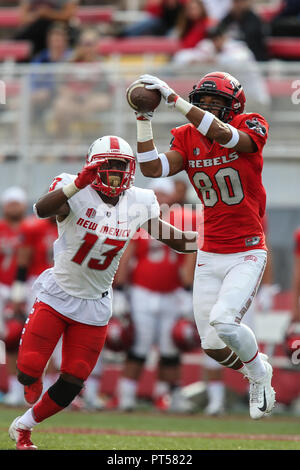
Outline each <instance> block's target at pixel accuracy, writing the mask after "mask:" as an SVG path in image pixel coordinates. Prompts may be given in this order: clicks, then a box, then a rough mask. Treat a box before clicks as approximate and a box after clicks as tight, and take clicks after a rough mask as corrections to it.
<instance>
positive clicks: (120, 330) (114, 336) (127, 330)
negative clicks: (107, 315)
mask: <svg viewBox="0 0 300 470" xmlns="http://www.w3.org/2000/svg"><path fill="white" fill-rule="evenodd" d="M133 341H134V327H133V323H132V321H131V318H130V315H123V316H122V317H112V318H111V319H110V321H109V323H108V328H107V335H106V341H105V346H106V347H107V349H110V350H111V351H114V352H120V351H127V350H128V349H129V348H130V347H131V346H132V344H133Z"/></svg>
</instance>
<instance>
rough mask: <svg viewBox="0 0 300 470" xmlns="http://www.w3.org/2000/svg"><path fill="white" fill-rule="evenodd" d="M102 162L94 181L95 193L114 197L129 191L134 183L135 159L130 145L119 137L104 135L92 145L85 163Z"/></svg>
mask: <svg viewBox="0 0 300 470" xmlns="http://www.w3.org/2000/svg"><path fill="white" fill-rule="evenodd" d="M94 160H102V164H101V165H100V166H99V168H98V174H97V177H96V180H95V181H94V183H93V184H92V185H91V186H92V187H93V188H94V189H96V191H100V192H102V193H103V194H105V195H106V196H109V197H114V196H118V195H119V194H121V193H122V192H123V191H125V190H126V189H129V188H130V187H131V186H132V184H133V182H134V174H135V158H134V154H133V151H132V149H131V147H130V145H129V144H128V143H127V142H126V141H125V140H124V139H122V138H121V137H117V136H113V135H105V136H104V137H100V138H99V139H97V140H95V142H93V143H92V145H91V146H90V148H89V150H88V154H87V156H86V162H87V163H90V162H92V161H94Z"/></svg>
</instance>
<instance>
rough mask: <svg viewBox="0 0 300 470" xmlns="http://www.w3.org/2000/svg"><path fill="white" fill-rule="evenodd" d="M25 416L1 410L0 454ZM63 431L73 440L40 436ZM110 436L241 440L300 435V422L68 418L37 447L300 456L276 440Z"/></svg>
mask: <svg viewBox="0 0 300 470" xmlns="http://www.w3.org/2000/svg"><path fill="white" fill-rule="evenodd" d="M23 412H24V410H20V409H8V408H4V407H0V449H13V448H14V443H13V442H12V441H11V440H10V439H9V438H8V435H7V432H6V429H7V428H8V426H9V424H10V423H11V421H12V420H13V419H14V418H15V417H16V416H18V415H20V414H22V413H23ZM59 427H64V428H68V429H70V430H71V429H74V434H63V433H57V432H49V433H45V432H38V429H40V430H41V431H42V430H46V429H48V430H49V431H50V430H51V428H52V429H53V431H57V429H56V430H55V428H59ZM80 428H89V429H95V430H96V429H98V430H99V429H104V430H106V433H105V434H101V435H99V434H92V433H91V434H78V431H79V430H80ZM107 430H123V431H127V430H131V431H138V430H140V431H165V432H205V433H238V434H281V435H282V434H296V435H297V434H299V433H300V420H299V419H295V418H282V417H281V418H278V417H271V418H266V419H264V420H261V421H253V420H250V419H249V418H248V417H243V416H226V417H224V418H210V419H209V418H205V417H203V416H201V415H192V416H174V415H162V414H153V413H150V412H145V413H118V412H102V413H83V412H69V411H67V412H63V413H60V414H58V415H56V416H53V417H52V418H50V419H48V420H47V421H45V422H43V423H41V424H40V425H39V426H38V428H37V432H34V438H33V441H34V443H35V444H37V445H38V447H39V448H40V449H57V450H59V449H61V450H75V449H76V450H77V449H78V450H82V449H84V450H85V449H89V450H114V449H116V450H133V449H135V450H141V449H147V450H148V449H149V450H178V449H180V450H223V449H224V450H229V449H235V450H244V449H247V450H248V449H251V450H252V449H264V450H273V449H274V450H276V449H278V450H281V449H286V450H291V449H297V450H300V442H291V441H276V440H267V439H265V438H264V439H263V440H247V439H227V438H226V439H219V438H213V439H208V438H199V437H163V436H157V437H156V436H126V435H112V434H111V435H110V434H109V432H108V431H107Z"/></svg>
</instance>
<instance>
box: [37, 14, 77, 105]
mask: <svg viewBox="0 0 300 470" xmlns="http://www.w3.org/2000/svg"><path fill="white" fill-rule="evenodd" d="M70 53H71V51H70V49H69V47H68V33H67V30H66V28H65V26H64V25H63V24H61V23H55V24H54V25H52V27H51V28H50V29H49V31H48V34H47V48H46V49H44V50H43V51H41V52H40V53H39V54H38V55H37V56H36V57H35V58H34V59H33V61H32V63H33V64H36V65H39V64H54V63H58V62H63V61H66V60H67V59H68V58H69V56H70ZM31 88H32V103H33V105H35V106H36V107H37V108H36V109H35V111H39V110H40V107H42V108H43V109H45V107H46V102H47V101H48V100H50V99H52V98H53V96H54V93H55V89H56V80H55V78H54V76H53V75H52V74H50V73H43V72H41V71H40V70H39V68H37V70H36V73H34V74H33V75H32V82H31Z"/></svg>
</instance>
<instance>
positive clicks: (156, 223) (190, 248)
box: [143, 218, 198, 253]
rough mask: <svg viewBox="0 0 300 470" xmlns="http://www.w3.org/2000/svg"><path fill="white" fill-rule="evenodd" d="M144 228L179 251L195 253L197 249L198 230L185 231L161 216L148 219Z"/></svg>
mask: <svg viewBox="0 0 300 470" xmlns="http://www.w3.org/2000/svg"><path fill="white" fill-rule="evenodd" d="M143 228H144V229H145V230H147V232H148V233H149V234H150V235H151V236H152V237H153V238H156V240H159V241H160V242H162V243H164V244H165V245H167V246H169V247H170V248H173V250H175V251H178V252H179V253H194V252H195V251H197V238H198V233H197V232H192V231H185V232H183V231H182V230H179V229H178V228H176V227H174V226H173V225H171V224H168V223H167V222H165V221H164V220H162V219H160V218H157V219H150V220H148V222H147V223H146V224H144V225H143Z"/></svg>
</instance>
